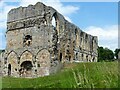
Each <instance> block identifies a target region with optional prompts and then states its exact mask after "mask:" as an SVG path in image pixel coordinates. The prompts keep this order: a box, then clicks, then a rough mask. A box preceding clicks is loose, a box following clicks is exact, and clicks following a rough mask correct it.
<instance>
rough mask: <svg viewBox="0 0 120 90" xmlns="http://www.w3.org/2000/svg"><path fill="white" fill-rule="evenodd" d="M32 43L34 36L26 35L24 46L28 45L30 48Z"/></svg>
mask: <svg viewBox="0 0 120 90" xmlns="http://www.w3.org/2000/svg"><path fill="white" fill-rule="evenodd" d="M31 41H32V36H30V35H26V36H25V38H24V44H25V45H27V46H30V44H31Z"/></svg>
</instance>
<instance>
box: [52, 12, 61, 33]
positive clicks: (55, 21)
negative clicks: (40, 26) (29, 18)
mask: <svg viewBox="0 0 120 90" xmlns="http://www.w3.org/2000/svg"><path fill="white" fill-rule="evenodd" d="M51 22H52V25H53V26H54V30H57V32H58V33H59V19H58V15H57V12H55V13H54V14H53V15H52V19H51Z"/></svg>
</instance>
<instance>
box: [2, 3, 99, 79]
mask: <svg viewBox="0 0 120 90" xmlns="http://www.w3.org/2000/svg"><path fill="white" fill-rule="evenodd" d="M53 19H55V22H54V23H55V25H53ZM6 38H7V47H6V50H5V54H4V68H5V69H4V72H5V75H11V76H16V77H20V76H21V77H39V76H45V75H49V74H52V73H55V72H57V71H58V70H60V68H61V67H62V66H63V65H62V64H63V63H66V62H68V63H70V62H93V61H97V46H98V41H97V37H96V36H92V35H89V34H87V33H85V32H83V31H82V30H80V29H79V28H78V27H77V26H75V25H74V24H72V23H70V22H68V21H67V20H65V18H64V17H63V16H62V15H61V14H60V13H58V12H57V11H56V10H55V9H54V8H52V7H50V6H46V5H44V4H43V3H40V2H38V3H36V4H35V5H29V6H28V7H19V8H15V9H12V10H10V11H9V13H8V19H7V32H6Z"/></svg>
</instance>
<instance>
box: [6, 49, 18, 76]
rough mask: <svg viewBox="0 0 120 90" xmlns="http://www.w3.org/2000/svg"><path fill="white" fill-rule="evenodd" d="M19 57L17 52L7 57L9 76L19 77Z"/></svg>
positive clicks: (12, 52)
mask: <svg viewBox="0 0 120 90" xmlns="http://www.w3.org/2000/svg"><path fill="white" fill-rule="evenodd" d="M17 61H18V57H17V54H16V52H14V51H11V52H10V53H9V54H8V56H7V67H8V75H10V76H17V72H18V62H17Z"/></svg>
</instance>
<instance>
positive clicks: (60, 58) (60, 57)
mask: <svg viewBox="0 0 120 90" xmlns="http://www.w3.org/2000/svg"><path fill="white" fill-rule="evenodd" d="M61 61H62V53H60V62H61Z"/></svg>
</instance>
